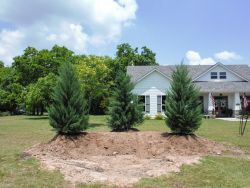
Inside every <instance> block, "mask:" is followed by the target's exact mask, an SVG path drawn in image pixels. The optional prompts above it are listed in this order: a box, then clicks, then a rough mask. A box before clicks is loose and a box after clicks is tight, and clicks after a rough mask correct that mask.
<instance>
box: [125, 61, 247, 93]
mask: <svg viewBox="0 0 250 188" xmlns="http://www.w3.org/2000/svg"><path fill="white" fill-rule="evenodd" d="M212 66H213V65H188V66H187V67H188V70H189V75H190V76H191V78H192V79H195V78H196V77H198V76H199V75H201V74H202V73H204V72H206V71H207V70H208V69H209V68H212ZM224 66H226V67H227V68H228V69H230V70H232V71H233V72H235V73H237V74H238V75H240V76H242V77H244V78H246V79H247V80H250V67H249V66H248V65H224ZM155 69H156V70H159V71H160V72H161V73H163V74H164V75H166V76H167V77H171V74H172V72H173V70H174V69H175V66H174V65H167V66H128V67H127V73H128V75H130V76H131V79H132V81H133V82H137V81H138V80H140V79H141V78H142V77H143V76H145V75H146V74H148V73H150V72H151V71H153V70H155ZM196 85H197V86H198V87H199V88H200V89H201V91H202V92H209V91H216V92H236V91H237V92H250V83H249V82H196Z"/></svg>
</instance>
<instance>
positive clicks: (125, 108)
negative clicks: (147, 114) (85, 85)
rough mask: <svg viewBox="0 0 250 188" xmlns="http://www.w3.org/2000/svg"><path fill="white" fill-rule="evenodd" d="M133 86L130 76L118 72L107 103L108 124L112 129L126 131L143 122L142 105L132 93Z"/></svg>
mask: <svg viewBox="0 0 250 188" xmlns="http://www.w3.org/2000/svg"><path fill="white" fill-rule="evenodd" d="M133 88H134V85H133V83H132V82H131V81H130V77H129V76H127V75H126V74H124V73H122V72H120V73H119V74H118V77H117V79H116V87H115V88H114V91H113V93H112V97H111V99H110V104H109V115H110V117H109V118H108V126H109V127H110V128H112V130H113V131H128V130H129V129H131V128H132V127H133V126H135V125H138V124H139V123H141V122H143V112H142V106H141V105H139V103H138V99H137V96H136V95H134V94H133V93H132V90H133Z"/></svg>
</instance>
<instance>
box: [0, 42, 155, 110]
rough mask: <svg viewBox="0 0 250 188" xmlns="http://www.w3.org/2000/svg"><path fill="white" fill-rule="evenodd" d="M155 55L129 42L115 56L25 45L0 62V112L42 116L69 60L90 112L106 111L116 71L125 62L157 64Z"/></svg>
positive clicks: (118, 70)
mask: <svg viewBox="0 0 250 188" xmlns="http://www.w3.org/2000/svg"><path fill="white" fill-rule="evenodd" d="M155 55H156V54H155V53H154V52H152V50H150V49H149V48H147V47H142V48H141V50H140V51H139V49H138V48H132V47H131V45H130V44H128V43H123V44H120V45H118V46H117V51H116V55H115V57H114V58H112V57H109V56H96V55H76V54H74V52H73V51H71V50H69V49H67V48H66V47H60V46H58V45H55V46H53V47H52V49H50V50H48V49H43V50H37V49H36V48H33V47H27V48H26V49H25V50H24V52H23V54H22V55H20V56H17V57H15V58H14V59H13V63H12V65H11V67H5V66H4V63H3V62H1V61H0V111H2V112H5V111H8V112H10V113H11V114H18V113H21V112H25V113H27V114H32V115H42V114H43V113H44V112H46V111H47V108H48V106H49V105H50V104H51V102H52V90H53V88H54V86H55V84H56V82H57V75H58V70H59V67H60V66H61V64H62V63H63V62H70V63H71V64H73V66H74V68H75V70H76V72H77V76H78V78H79V80H80V84H81V89H82V90H83V91H84V93H85V97H86V100H87V101H88V104H87V105H88V111H89V113H90V114H105V112H106V110H107V106H108V103H109V101H108V98H109V97H110V94H111V92H110V91H111V90H112V88H113V87H114V84H115V83H114V80H115V79H116V77H117V76H118V75H117V74H119V72H126V67H127V66H128V65H146V66H147V65H157V63H156V59H155Z"/></svg>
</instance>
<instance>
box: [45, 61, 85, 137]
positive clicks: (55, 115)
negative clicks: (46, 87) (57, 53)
mask: <svg viewBox="0 0 250 188" xmlns="http://www.w3.org/2000/svg"><path fill="white" fill-rule="evenodd" d="M86 114H87V108H86V102H85V99H84V96H83V92H82V91H81V89H80V84H79V81H78V79H77V77H76V75H75V72H74V70H73V67H72V65H71V64H69V63H64V64H63V65H62V67H61V68H60V70H59V79H58V82H57V85H56V86H55V88H54V93H53V103H52V105H51V106H50V108H49V120H50V125H51V126H52V127H54V128H55V129H56V130H57V132H58V133H59V134H78V133H80V132H81V131H83V130H85V129H86V128H87V125H88V116H87V115H86Z"/></svg>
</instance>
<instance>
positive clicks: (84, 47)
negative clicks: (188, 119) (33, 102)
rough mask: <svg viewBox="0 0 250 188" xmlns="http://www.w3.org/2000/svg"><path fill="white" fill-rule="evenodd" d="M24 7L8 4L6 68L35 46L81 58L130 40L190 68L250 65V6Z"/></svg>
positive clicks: (3, 23) (185, 0) (101, 2)
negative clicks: (62, 47)
mask: <svg viewBox="0 0 250 188" xmlns="http://www.w3.org/2000/svg"><path fill="white" fill-rule="evenodd" d="M18 2H20V1H18V0H1V2H0V5H1V7H3V8H2V10H0V59H3V60H4V61H5V62H6V64H10V63H11V58H12V56H15V55H18V54H20V53H22V50H23V49H24V48H25V47H27V46H28V45H30V46H35V47H37V48H39V49H42V48H50V47H51V46H52V45H53V44H55V43H58V44H60V45H65V46H67V47H69V48H70V49H72V50H74V51H75V52H76V53H87V54H90V53H94V54H100V55H103V54H107V55H112V56H113V55H114V54H115V51H116V45H117V44H119V43H122V42H128V43H130V44H131V45H132V46H133V47H142V46H144V45H145V46H147V47H149V48H151V49H152V50H153V51H154V52H155V53H156V55H157V61H158V62H159V63H160V64H175V63H178V62H180V61H181V60H182V59H183V58H184V59H185V62H186V63H190V64H213V63H215V62H217V61H221V62H222V63H226V64H242V63H246V64H250V61H249V60H250V19H249V18H250V11H249V7H250V2H249V1H247V0H240V1H236V0H219V1H218V0H217V1H215V0H157V1H148V0H137V1H135V0H118V1H115V0H72V1H71V3H65V1H62V0H55V1H53V3H52V4H51V1H48V0H36V1H35V2H34V1H32V0H24V1H22V3H18ZM153 2H154V3H153ZM48 4H50V8H48V6H47V5H48ZM13 5H15V6H14V7H13ZM3 9H4V10H3ZM10 13H11V14H10Z"/></svg>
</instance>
